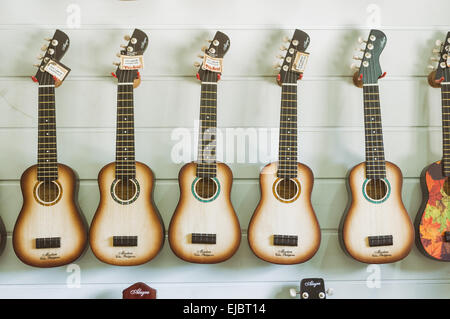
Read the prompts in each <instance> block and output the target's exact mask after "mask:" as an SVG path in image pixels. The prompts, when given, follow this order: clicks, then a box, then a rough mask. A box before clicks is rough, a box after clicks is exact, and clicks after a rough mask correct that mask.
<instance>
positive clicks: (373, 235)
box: [340, 30, 414, 264]
mask: <svg viewBox="0 0 450 319" xmlns="http://www.w3.org/2000/svg"><path fill="white" fill-rule="evenodd" d="M363 42H364V43H365V49H361V51H363V57H362V58H359V57H358V56H357V57H355V59H356V58H359V59H361V65H360V67H359V70H358V71H357V72H356V73H355V75H354V81H355V84H357V85H358V86H362V88H363V100H364V126H365V143H366V161H365V162H363V163H360V164H358V165H356V166H354V167H353V168H352V169H351V170H350V173H349V176H348V189H349V191H350V196H351V201H350V203H349V206H348V210H347V212H346V214H345V215H344V218H343V223H342V228H341V232H340V235H341V241H342V244H343V246H344V249H345V250H346V251H347V253H348V254H349V255H350V256H351V257H353V258H354V259H356V260H358V261H361V262H364V263H370V264H381V263H390V262H395V261H398V260H400V259H403V258H404V257H406V256H407V255H408V253H409V252H410V250H411V248H412V244H413V242H414V228H413V225H412V223H411V219H410V217H409V215H408V213H407V211H406V209H405V207H404V205H403V201H402V197H401V192H402V183H403V176H402V173H401V171H400V169H399V168H398V167H397V166H396V165H395V164H393V163H391V162H388V161H385V159H384V147H383V132H382V126H381V111H380V102H379V101H380V95H379V89H378V79H379V78H381V77H383V76H384V75H385V73H384V74H382V71H381V67H380V64H379V57H380V54H381V52H382V51H383V49H384V47H385V45H386V35H385V34H384V33H383V32H381V31H379V30H371V31H370V35H369V38H368V40H367V41H363Z"/></svg>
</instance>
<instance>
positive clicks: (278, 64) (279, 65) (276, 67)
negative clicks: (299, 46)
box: [273, 63, 281, 69]
mask: <svg viewBox="0 0 450 319" xmlns="http://www.w3.org/2000/svg"><path fill="white" fill-rule="evenodd" d="M273 68H274V69H279V68H281V64H280V63H276V64H274V65H273Z"/></svg>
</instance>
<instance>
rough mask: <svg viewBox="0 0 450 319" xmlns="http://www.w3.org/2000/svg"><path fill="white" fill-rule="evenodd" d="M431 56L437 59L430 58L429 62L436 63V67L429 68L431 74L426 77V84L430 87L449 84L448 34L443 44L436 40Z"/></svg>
mask: <svg viewBox="0 0 450 319" xmlns="http://www.w3.org/2000/svg"><path fill="white" fill-rule="evenodd" d="M433 54H435V55H438V56H439V57H434V56H433V57H431V61H433V62H437V66H436V67H435V66H433V65H430V66H429V68H430V69H432V72H431V73H430V75H429V76H428V83H429V84H430V85H431V86H432V87H440V86H441V82H450V71H449V69H450V32H448V33H447V36H446V37H445V41H444V42H442V41H440V40H436V48H434V49H433Z"/></svg>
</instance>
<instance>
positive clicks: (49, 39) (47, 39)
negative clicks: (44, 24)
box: [44, 38, 52, 42]
mask: <svg viewBox="0 0 450 319" xmlns="http://www.w3.org/2000/svg"><path fill="white" fill-rule="evenodd" d="M44 40H45V41H48V42H50V41H52V38H44Z"/></svg>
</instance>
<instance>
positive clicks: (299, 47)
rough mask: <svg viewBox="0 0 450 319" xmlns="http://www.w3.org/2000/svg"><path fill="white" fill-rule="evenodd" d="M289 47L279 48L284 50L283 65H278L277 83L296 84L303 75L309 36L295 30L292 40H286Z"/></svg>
mask: <svg viewBox="0 0 450 319" xmlns="http://www.w3.org/2000/svg"><path fill="white" fill-rule="evenodd" d="M286 41H287V42H289V47H287V48H286V47H285V46H281V50H286V55H285V57H284V58H283V63H281V65H280V73H279V74H278V83H279V84H283V83H296V82H297V80H298V79H299V78H300V76H301V74H303V69H304V67H305V64H306V61H307V58H308V55H309V54H308V53H306V52H305V51H306V49H307V48H308V46H309V42H310V39H309V35H308V34H307V33H306V32H303V31H302V30H298V29H297V30H295V32H294V35H293V36H292V39H290V40H289V39H287V40H286Z"/></svg>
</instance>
